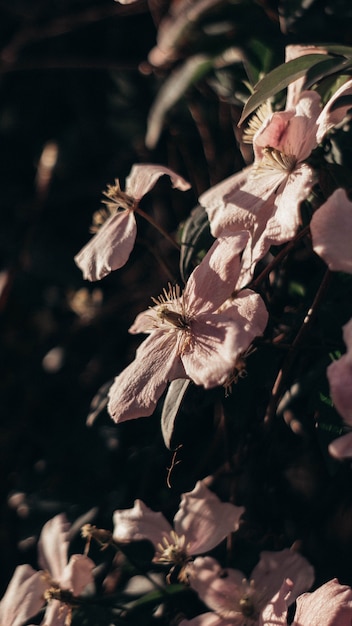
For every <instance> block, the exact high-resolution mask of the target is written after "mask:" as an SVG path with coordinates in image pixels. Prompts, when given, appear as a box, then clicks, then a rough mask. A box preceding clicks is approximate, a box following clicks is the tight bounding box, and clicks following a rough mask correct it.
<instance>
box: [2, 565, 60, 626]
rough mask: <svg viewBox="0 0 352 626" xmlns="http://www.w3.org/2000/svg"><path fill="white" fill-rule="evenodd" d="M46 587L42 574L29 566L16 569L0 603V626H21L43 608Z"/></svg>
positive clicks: (46, 583)
mask: <svg viewBox="0 0 352 626" xmlns="http://www.w3.org/2000/svg"><path fill="white" fill-rule="evenodd" d="M48 586H49V585H48V582H47V580H46V579H45V576H44V572H36V571H35V570H34V569H33V568H32V567H31V566H30V565H19V566H18V567H16V569H15V571H14V574H13V576H12V578H11V581H10V583H9V585H8V587H7V589H6V591H5V594H4V596H3V598H2V600H1V602H0V624H2V625H3V626H23V624H24V623H26V622H27V621H28V620H29V619H30V618H31V617H34V616H35V615H36V614H37V613H38V612H39V611H40V609H41V608H42V607H43V606H44V604H45V600H44V593H45V591H46V589H47V588H48Z"/></svg>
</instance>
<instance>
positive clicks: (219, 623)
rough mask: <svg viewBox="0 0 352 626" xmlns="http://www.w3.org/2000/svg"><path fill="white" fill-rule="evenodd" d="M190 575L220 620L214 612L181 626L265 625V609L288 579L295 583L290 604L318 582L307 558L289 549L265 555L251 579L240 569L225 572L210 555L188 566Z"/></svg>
mask: <svg viewBox="0 0 352 626" xmlns="http://www.w3.org/2000/svg"><path fill="white" fill-rule="evenodd" d="M187 572H188V578H189V582H190V585H191V587H192V588H193V589H194V590H195V591H196V592H197V593H198V595H199V597H200V599H201V600H202V601H203V602H204V604H206V605H207V606H208V607H209V608H210V609H212V611H214V612H215V614H216V616H217V618H215V617H211V616H214V613H204V614H202V615H200V616H198V617H197V618H194V619H192V620H190V621H189V622H188V621H183V622H181V624H180V626H185V625H186V624H192V626H194V625H195V624H197V625H199V626H204V625H205V624H206V625H209V626H210V624H212V625H213V626H215V625H216V626H227V625H230V624H231V626H256V625H257V624H258V625H259V626H261V625H262V624H263V623H264V622H263V612H264V611H265V608H266V607H267V605H268V604H269V603H270V602H272V601H273V598H274V597H275V596H276V594H277V593H278V592H279V591H280V590H281V589H282V585H283V584H284V583H285V581H286V580H287V579H290V580H291V581H292V584H291V583H290V596H289V603H290V604H291V603H292V602H294V600H295V599H296V598H297V596H299V595H300V594H301V593H302V592H303V591H306V590H308V589H309V588H310V587H311V586H312V584H313V582H314V570H313V568H312V566H311V565H310V564H309V563H308V561H307V560H306V559H305V558H304V557H303V556H301V555H300V554H298V553H297V552H294V551H291V550H288V549H285V550H282V551H280V552H262V554H261V557H260V561H259V563H258V564H257V565H256V567H255V568H254V570H253V572H252V574H251V577H250V580H247V579H246V577H245V576H244V574H243V573H242V572H241V571H239V570H235V569H230V568H227V569H225V570H224V569H223V568H222V567H221V566H220V564H219V563H218V562H217V561H216V560H215V559H213V558H212V557H208V556H206V557H197V558H196V559H195V561H194V562H193V563H191V564H190V565H189V566H188V568H187ZM286 595H287V593H286ZM285 597H286V596H285ZM281 608H282V602H281ZM277 609H278V606H277V608H276V610H277Z"/></svg>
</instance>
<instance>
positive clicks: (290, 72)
mask: <svg viewBox="0 0 352 626" xmlns="http://www.w3.org/2000/svg"><path fill="white" fill-rule="evenodd" d="M333 58H334V57H329V56H327V55H324V59H323V61H322V55H321V54H307V55H305V56H303V57H299V58H298V59H292V61H288V62H287V63H283V64H282V65H279V66H278V67H275V69H273V70H272V71H271V72H269V74H267V75H266V76H264V78H262V79H261V80H260V81H259V83H257V84H256V85H255V87H254V93H253V94H252V95H251V96H250V98H249V99H248V100H247V102H246V104H245V106H244V109H243V112H242V115H241V119H240V121H239V125H240V124H242V122H243V121H244V120H245V119H246V118H247V117H248V115H250V114H251V113H253V111H255V109H256V108H257V107H258V106H260V105H261V104H262V103H263V102H265V101H266V100H268V98H271V96H274V95H275V94H277V93H278V92H279V91H282V89H285V88H286V87H287V86H288V85H289V84H290V83H292V82H293V81H295V80H297V79H298V78H301V77H302V76H305V75H306V73H307V71H308V70H309V69H311V68H312V67H314V66H315V65H319V64H321V63H326V61H327V60H328V59H333ZM335 62H336V64H340V63H341V59H335Z"/></svg>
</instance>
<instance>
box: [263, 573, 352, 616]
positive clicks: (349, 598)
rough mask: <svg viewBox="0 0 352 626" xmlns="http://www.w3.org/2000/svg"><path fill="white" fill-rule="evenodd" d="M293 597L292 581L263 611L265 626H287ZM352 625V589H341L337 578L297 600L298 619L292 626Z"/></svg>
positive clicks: (341, 586) (285, 585)
mask: <svg viewBox="0 0 352 626" xmlns="http://www.w3.org/2000/svg"><path fill="white" fill-rule="evenodd" d="M290 593H291V585H290V581H286V583H284V585H283V586H282V588H281V590H280V591H279V593H278V594H277V596H276V598H275V599H274V601H273V602H272V603H270V604H268V605H267V607H266V609H265V610H264V611H263V626H287V624H288V622H287V617H286V614H287V601H288V599H289V597H290ZM290 603H291V599H290ZM285 605H286V610H285ZM351 623H352V589H351V588H350V587H347V586H346V585H340V583H339V582H338V580H337V579H336V578H335V579H333V580H329V582H327V583H325V584H324V585H322V586H321V587H318V589H316V590H315V591H313V592H312V593H304V594H302V595H300V596H299V597H298V598H297V607H296V613H295V619H294V621H293V622H292V625H291V626H350V625H351Z"/></svg>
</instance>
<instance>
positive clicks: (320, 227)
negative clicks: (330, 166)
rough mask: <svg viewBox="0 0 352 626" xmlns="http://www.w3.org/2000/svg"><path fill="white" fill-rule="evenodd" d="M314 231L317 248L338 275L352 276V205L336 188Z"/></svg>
mask: <svg viewBox="0 0 352 626" xmlns="http://www.w3.org/2000/svg"><path fill="white" fill-rule="evenodd" d="M310 229H311V233H312V240H313V249H314V251H315V252H316V253H317V254H318V255H319V256H320V257H321V258H322V259H324V261H325V263H326V264H327V265H328V267H329V268H330V269H331V270H332V271H335V272H347V273H348V274H352V246H351V241H352V202H350V200H349V199H348V197H347V194H346V191H345V190H344V189H336V191H334V193H333V194H332V195H331V196H330V197H329V198H328V199H327V201H326V202H325V203H324V204H322V205H321V207H319V209H318V210H317V211H316V212H315V213H314V215H313V217H312V220H311V223H310Z"/></svg>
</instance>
